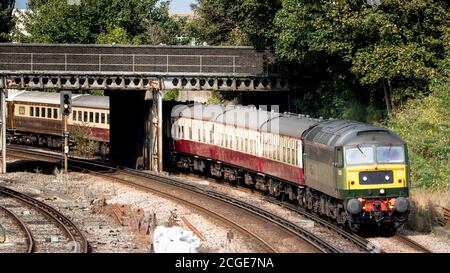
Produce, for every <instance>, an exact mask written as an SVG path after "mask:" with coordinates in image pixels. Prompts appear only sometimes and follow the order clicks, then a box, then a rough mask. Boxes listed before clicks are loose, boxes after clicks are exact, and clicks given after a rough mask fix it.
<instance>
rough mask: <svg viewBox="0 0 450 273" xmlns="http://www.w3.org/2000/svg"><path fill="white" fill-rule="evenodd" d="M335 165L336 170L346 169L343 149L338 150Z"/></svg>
mask: <svg viewBox="0 0 450 273" xmlns="http://www.w3.org/2000/svg"><path fill="white" fill-rule="evenodd" d="M334 165H335V167H336V168H342V167H344V154H343V152H342V147H338V148H336V158H335V164H334Z"/></svg>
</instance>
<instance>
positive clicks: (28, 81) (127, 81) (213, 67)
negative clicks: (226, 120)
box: [0, 44, 288, 91]
mask: <svg viewBox="0 0 450 273" xmlns="http://www.w3.org/2000/svg"><path fill="white" fill-rule="evenodd" d="M267 60H268V53H267V52H259V51H256V50H254V49H252V48H249V47H182V46H97V45H33V44H0V74H2V75H3V76H4V80H3V81H0V87H7V88H19V89H22V88H31V89H43V88H61V89H149V88H159V89H165V88H171V89H190V90H239V91H252V90H258V91H265V90H266V91H269V90H287V88H288V86H287V85H288V83H287V80H286V79H284V78H283V77H280V76H275V75H271V74H270V73H269V69H268V66H269V63H268V61H267Z"/></svg>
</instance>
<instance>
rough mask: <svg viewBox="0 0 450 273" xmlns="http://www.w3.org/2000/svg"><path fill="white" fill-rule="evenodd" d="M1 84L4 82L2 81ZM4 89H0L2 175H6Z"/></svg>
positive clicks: (5, 93) (5, 94) (5, 92)
mask: <svg viewBox="0 0 450 273" xmlns="http://www.w3.org/2000/svg"><path fill="white" fill-rule="evenodd" d="M3 82H4V83H5V82H6V81H5V80H4V79H3ZM6 98H7V91H6V89H1V111H2V134H1V138H2V140H1V145H2V173H6V111H7V109H6Z"/></svg>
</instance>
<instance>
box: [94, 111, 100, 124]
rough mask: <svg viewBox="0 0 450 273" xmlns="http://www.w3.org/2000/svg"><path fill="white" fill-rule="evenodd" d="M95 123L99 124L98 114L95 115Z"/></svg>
mask: <svg viewBox="0 0 450 273" xmlns="http://www.w3.org/2000/svg"><path fill="white" fill-rule="evenodd" d="M95 123H100V113H95Z"/></svg>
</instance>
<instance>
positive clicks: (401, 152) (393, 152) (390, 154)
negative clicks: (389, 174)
mask: <svg viewBox="0 0 450 273" xmlns="http://www.w3.org/2000/svg"><path fill="white" fill-rule="evenodd" d="M377 162H378V163H380V164H401V163H405V149H404V148H403V147H402V146H392V145H391V146H379V147H377Z"/></svg>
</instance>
